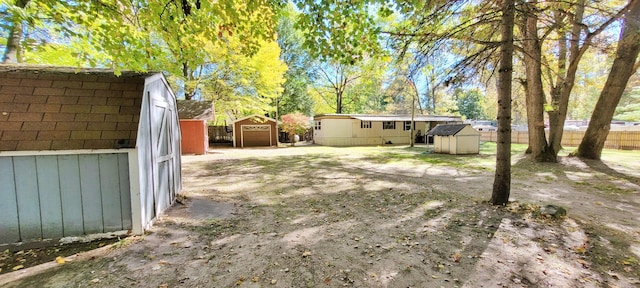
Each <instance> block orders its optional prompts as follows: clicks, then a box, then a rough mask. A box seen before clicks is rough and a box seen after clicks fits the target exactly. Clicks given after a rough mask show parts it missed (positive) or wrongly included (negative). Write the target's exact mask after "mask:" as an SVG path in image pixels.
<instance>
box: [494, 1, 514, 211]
mask: <svg viewBox="0 0 640 288" xmlns="http://www.w3.org/2000/svg"><path fill="white" fill-rule="evenodd" d="M514 14H515V0H503V1H502V20H501V23H500V28H501V38H502V43H501V44H500V64H499V66H498V69H499V70H498V139H497V145H498V147H497V153H496V173H495V177H494V179H493V192H492V194H491V203H492V204H493V205H506V204H507V202H509V194H510V192H511V81H512V77H513V26H514Z"/></svg>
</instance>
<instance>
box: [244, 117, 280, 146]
mask: <svg viewBox="0 0 640 288" xmlns="http://www.w3.org/2000/svg"><path fill="white" fill-rule="evenodd" d="M277 145H278V129H277V128H276V120H275V119H272V118H269V117H265V116H260V115H252V116H248V117H244V118H241V119H238V120H236V121H234V122H233V147H270V146H277Z"/></svg>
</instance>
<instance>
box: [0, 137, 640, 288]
mask: <svg viewBox="0 0 640 288" xmlns="http://www.w3.org/2000/svg"><path fill="white" fill-rule="evenodd" d="M424 151H425V149H424V148H407V147H360V148H330V147H316V146H307V147H296V148H280V149H243V150H235V149H219V150H214V151H212V152H213V153H211V154H209V155H206V156H185V157H183V184H184V191H183V193H184V195H185V196H186V199H185V200H184V201H183V202H184V204H176V205H175V206H174V207H172V208H171V209H170V210H169V211H168V213H167V215H165V216H163V217H161V219H159V221H157V222H156V225H155V226H154V227H153V228H152V230H151V231H150V232H149V233H148V234H147V235H144V236H142V237H134V238H129V239H126V240H123V241H121V243H118V245H116V246H114V248H113V249H109V250H107V251H106V252H105V253H104V254H103V255H101V256H98V257H93V258H91V259H88V260H78V261H71V262H67V263H65V264H63V265H59V266H58V267H56V268H55V269H52V270H49V271H47V272H44V273H41V274H38V275H33V276H31V277H27V278H24V279H22V280H18V281H15V282H12V283H9V284H8V285H6V287H86V286H93V287H233V286H240V287H343V286H347V287H640V281H639V279H640V269H639V268H640V264H639V260H638V259H640V240H639V239H640V224H639V223H640V222H639V220H640V198H638V194H639V193H640V186H639V184H640V181H639V179H640V175H639V174H640V172H639V171H640V164H639V163H640V161H639V160H640V155H638V153H635V154H634V153H628V154H624V153H623V154H622V155H620V154H616V155H613V156H611V157H609V158H607V157H605V161H604V162H603V163H600V162H582V161H580V160H577V159H572V158H563V160H562V162H561V164H560V165H558V164H533V163H530V162H527V161H523V160H522V159H518V157H517V156H516V157H515V162H514V166H513V170H512V172H513V173H512V188H511V191H512V192H511V201H512V203H511V204H510V205H508V206H507V207H494V206H491V205H489V204H487V203H486V200H487V199H488V198H489V197H490V194H491V187H492V182H493V170H492V166H493V162H492V159H493V157H494V156H493V155H490V154H481V155H475V156H448V155H433V154H425V153H422V152H424ZM547 204H554V205H560V206H563V207H565V208H566V209H567V217H565V218H560V219H554V218H552V217H545V216H544V215H540V213H539V212H540V209H539V207H540V206H545V205H547ZM1 277H3V276H0V279H1Z"/></svg>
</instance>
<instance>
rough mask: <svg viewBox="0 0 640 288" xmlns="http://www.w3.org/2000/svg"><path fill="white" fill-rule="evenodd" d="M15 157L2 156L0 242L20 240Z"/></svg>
mask: <svg viewBox="0 0 640 288" xmlns="http://www.w3.org/2000/svg"><path fill="white" fill-rule="evenodd" d="M13 175H14V173H13V159H12V158H11V157H0V219H2V220H1V221H0V231H2V233H0V243H12V242H17V241H20V227H19V225H20V223H19V222H18V206H17V201H18V200H17V199H16V183H15V180H14V177H13Z"/></svg>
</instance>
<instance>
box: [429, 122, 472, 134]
mask: <svg viewBox="0 0 640 288" xmlns="http://www.w3.org/2000/svg"><path fill="white" fill-rule="evenodd" d="M466 126H469V124H439V125H438V126H436V127H435V128H433V129H431V130H429V132H427V135H434V136H453V135H456V134H458V132H460V131H462V129H464V127H466Z"/></svg>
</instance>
